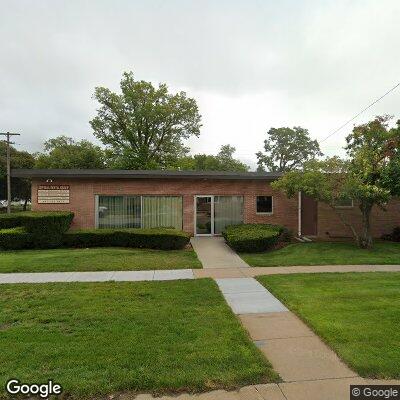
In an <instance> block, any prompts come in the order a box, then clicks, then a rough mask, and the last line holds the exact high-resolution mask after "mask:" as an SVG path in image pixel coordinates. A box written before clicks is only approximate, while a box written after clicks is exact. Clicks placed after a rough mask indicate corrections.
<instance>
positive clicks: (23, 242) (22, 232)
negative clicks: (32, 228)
mask: <svg viewBox="0 0 400 400" xmlns="http://www.w3.org/2000/svg"><path fill="white" fill-rule="evenodd" d="M33 246H34V244H33V235H32V234H31V233H29V232H27V231H26V229H25V228H24V227H22V226H19V227H17V228H9V229H1V230H0V248H2V249H3V250H21V249H30V248H32V247H33Z"/></svg>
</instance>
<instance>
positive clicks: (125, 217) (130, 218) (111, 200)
mask: <svg viewBox="0 0 400 400" xmlns="http://www.w3.org/2000/svg"><path fill="white" fill-rule="evenodd" d="M98 213H99V214H98V217H99V228H140V196H133V197H124V196H99V208H98Z"/></svg>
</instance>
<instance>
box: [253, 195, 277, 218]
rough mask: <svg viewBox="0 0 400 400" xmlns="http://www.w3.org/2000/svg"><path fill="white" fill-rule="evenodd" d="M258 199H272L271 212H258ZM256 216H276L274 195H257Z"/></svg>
mask: <svg viewBox="0 0 400 400" xmlns="http://www.w3.org/2000/svg"><path fill="white" fill-rule="evenodd" d="M257 197H271V209H272V211H271V212H258V211H257ZM256 214H257V215H273V214H274V196H273V195H272V194H260V195H256Z"/></svg>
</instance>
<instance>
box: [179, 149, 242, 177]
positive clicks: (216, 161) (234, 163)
mask: <svg viewBox="0 0 400 400" xmlns="http://www.w3.org/2000/svg"><path fill="white" fill-rule="evenodd" d="M235 151H236V149H235V148H234V147H233V146H231V145H229V144H226V145H223V146H221V148H220V151H219V153H218V154H217V155H216V156H214V155H211V154H195V155H193V156H186V157H182V158H181V159H180V160H179V161H178V163H177V167H178V168H179V169H181V170H192V171H236V172H246V171H248V170H249V166H248V165H246V164H244V163H242V162H241V161H240V160H238V159H236V158H234V157H233V154H234V153H235Z"/></svg>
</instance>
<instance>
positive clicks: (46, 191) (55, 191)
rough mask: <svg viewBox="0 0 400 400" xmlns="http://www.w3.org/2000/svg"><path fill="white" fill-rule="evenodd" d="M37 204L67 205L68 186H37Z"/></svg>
mask: <svg viewBox="0 0 400 400" xmlns="http://www.w3.org/2000/svg"><path fill="white" fill-rule="evenodd" d="M37 194H38V197H37V199H38V203H39V204H69V185H39V187H38V193H37Z"/></svg>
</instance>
